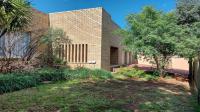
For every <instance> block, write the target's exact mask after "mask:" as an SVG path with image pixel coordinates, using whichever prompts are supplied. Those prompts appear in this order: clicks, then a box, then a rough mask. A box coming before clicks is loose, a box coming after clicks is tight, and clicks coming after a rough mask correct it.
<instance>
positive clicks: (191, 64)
mask: <svg viewBox="0 0 200 112" xmlns="http://www.w3.org/2000/svg"><path fill="white" fill-rule="evenodd" d="M188 63H189V74H188V81H189V83H190V86H192V87H193V78H192V77H193V71H192V70H193V59H192V58H189V61H188Z"/></svg>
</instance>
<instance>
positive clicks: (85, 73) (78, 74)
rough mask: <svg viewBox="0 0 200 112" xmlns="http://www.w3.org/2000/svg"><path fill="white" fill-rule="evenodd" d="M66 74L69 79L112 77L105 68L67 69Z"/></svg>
mask: <svg viewBox="0 0 200 112" xmlns="http://www.w3.org/2000/svg"><path fill="white" fill-rule="evenodd" d="M64 73H65V76H66V78H67V79H88V78H92V79H109V78H112V74H111V73H110V72H108V71H105V70H100V69H95V70H91V69H88V68H77V69H75V70H69V69H66V70H65V72H64Z"/></svg>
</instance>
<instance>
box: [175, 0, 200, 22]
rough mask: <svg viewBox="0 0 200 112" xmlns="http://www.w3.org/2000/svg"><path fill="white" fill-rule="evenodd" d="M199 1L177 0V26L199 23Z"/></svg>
mask: <svg viewBox="0 0 200 112" xmlns="http://www.w3.org/2000/svg"><path fill="white" fill-rule="evenodd" d="M199 12H200V0H177V9H176V14H177V19H178V24H182V25H190V24H192V23H194V22H199V21H200V13H199Z"/></svg>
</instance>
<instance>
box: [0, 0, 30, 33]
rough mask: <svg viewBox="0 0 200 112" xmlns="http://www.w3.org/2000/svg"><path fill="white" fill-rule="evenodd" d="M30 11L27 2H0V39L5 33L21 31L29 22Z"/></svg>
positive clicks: (14, 0)
mask: <svg viewBox="0 0 200 112" xmlns="http://www.w3.org/2000/svg"><path fill="white" fill-rule="evenodd" d="M31 15H32V9H31V6H30V3H29V2H28V1H27V0H1V1H0V29H1V30H0V37H1V36H3V35H4V34H5V33H7V32H15V31H21V30H23V29H24V28H26V27H27V26H28V24H29V23H30V21H31Z"/></svg>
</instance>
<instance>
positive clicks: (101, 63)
mask: <svg viewBox="0 0 200 112" xmlns="http://www.w3.org/2000/svg"><path fill="white" fill-rule="evenodd" d="M49 18H50V27H53V28H60V29H63V30H64V32H65V33H66V35H67V36H68V37H69V39H70V40H71V43H70V44H71V45H64V49H63V50H64V54H65V56H64V58H65V59H66V58H71V57H69V56H68V55H67V53H66V52H69V50H73V49H75V51H74V50H73V51H71V53H72V54H73V55H72V54H70V55H71V56H73V57H74V58H77V57H78V56H79V55H80V54H79V53H80V52H79V51H77V50H80V49H79V45H81V44H87V45H88V49H87V62H84V63H83V62H77V61H72V62H68V65H69V66H71V67H79V66H81V67H83V66H84V67H88V68H102V69H106V70H110V68H111V60H113V61H116V63H115V64H116V65H122V64H124V61H123V60H124V58H123V57H124V54H123V53H124V52H123V50H122V49H123V47H122V46H121V45H120V37H118V36H116V35H114V34H113V33H114V31H115V30H116V29H118V28H119V27H118V25H116V24H115V23H114V22H113V21H112V19H111V16H110V15H109V14H108V13H107V12H106V11H105V10H104V9H103V8H101V7H99V8H90V9H82V10H74V11H66V12H57V13H50V14H49ZM74 46H75V47H74ZM72 47H73V48H72ZM111 48H115V49H116V50H115V51H113V52H115V53H112V52H111ZM77 52H78V53H77ZM84 52H85V51H84ZM111 53H112V56H113V55H115V56H113V57H110V56H111ZM77 55H78V56H77ZM112 58H113V59H112ZM114 58H115V59H114ZM130 59H131V58H130ZM91 62H92V63H91ZM130 63H131V60H129V64H130Z"/></svg>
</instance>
